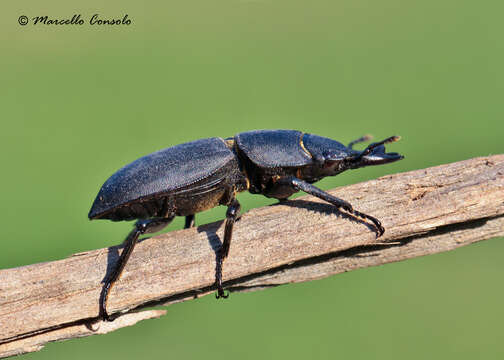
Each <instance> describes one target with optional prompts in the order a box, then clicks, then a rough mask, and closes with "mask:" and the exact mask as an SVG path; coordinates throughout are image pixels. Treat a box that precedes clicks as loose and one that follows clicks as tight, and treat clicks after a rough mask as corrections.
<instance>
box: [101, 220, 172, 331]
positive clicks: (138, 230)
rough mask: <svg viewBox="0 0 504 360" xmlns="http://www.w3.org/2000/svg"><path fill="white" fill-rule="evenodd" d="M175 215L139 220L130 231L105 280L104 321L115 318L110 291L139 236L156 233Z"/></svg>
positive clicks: (102, 311)
mask: <svg viewBox="0 0 504 360" xmlns="http://www.w3.org/2000/svg"><path fill="white" fill-rule="evenodd" d="M174 217H175V215H170V216H169V217H167V218H154V219H148V220H138V221H137V222H136V223H135V228H134V229H133V230H132V231H131V232H130V233H129V235H128V237H127V238H126V240H124V242H123V245H124V248H123V251H122V253H121V256H120V257H119V260H118V261H117V263H116V265H115V266H116V267H115V268H114V270H113V272H112V274H111V275H110V276H109V277H108V279H107V280H106V281H105V285H104V286H103V290H102V296H101V298H100V314H101V317H102V318H103V320H104V321H112V320H113V319H112V318H111V317H110V316H109V314H108V313H107V299H108V295H109V292H110V289H111V288H112V286H113V285H114V283H115V282H116V281H117V280H119V278H120V276H121V273H122V271H123V270H124V267H125V266H126V263H127V262H128V259H129V257H130V255H131V253H132V252H133V248H134V247H135V245H136V243H137V240H138V237H139V236H140V235H142V234H149V233H155V232H158V231H160V230H161V229H163V228H164V227H166V226H167V225H168V224H169V223H170V222H171V221H172V220H173V218H174Z"/></svg>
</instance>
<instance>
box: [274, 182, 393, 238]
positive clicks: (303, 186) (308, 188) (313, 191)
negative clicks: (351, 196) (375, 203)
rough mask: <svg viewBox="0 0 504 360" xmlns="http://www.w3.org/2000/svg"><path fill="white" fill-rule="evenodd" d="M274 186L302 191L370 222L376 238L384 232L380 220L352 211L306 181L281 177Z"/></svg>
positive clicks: (347, 205)
mask: <svg viewBox="0 0 504 360" xmlns="http://www.w3.org/2000/svg"><path fill="white" fill-rule="evenodd" d="M276 184H279V185H288V186H292V187H293V188H294V189H296V190H302V191H304V192H305V193H308V194H310V195H313V196H316V197H318V198H319V199H322V200H324V201H327V202H328V203H330V204H332V205H334V206H336V207H338V208H342V209H343V210H345V211H348V212H349V213H350V214H353V215H355V216H358V217H360V218H363V219H368V220H370V221H371V222H372V223H373V224H374V226H375V227H376V230H377V234H376V237H377V238H378V237H380V236H382V235H383V233H384V232H385V228H384V227H383V226H382V224H381V222H380V220H378V219H376V218H374V217H372V216H371V215H367V214H364V213H361V212H360V211H357V210H354V209H353V207H352V205H351V204H350V203H349V202H346V201H345V200H342V199H339V198H337V197H335V196H332V195H330V194H328V193H326V192H325V191H323V190H320V189H319V188H317V187H316V186H313V185H312V184H309V183H307V182H306V181H303V180H301V179H298V178H297V177H294V176H287V177H283V178H280V179H278V180H277V181H276Z"/></svg>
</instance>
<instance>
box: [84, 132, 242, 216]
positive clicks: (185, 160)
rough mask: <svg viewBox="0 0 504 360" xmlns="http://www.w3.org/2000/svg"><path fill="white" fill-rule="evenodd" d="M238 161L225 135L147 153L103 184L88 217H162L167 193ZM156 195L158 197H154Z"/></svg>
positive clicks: (207, 176) (206, 177)
mask: <svg viewBox="0 0 504 360" xmlns="http://www.w3.org/2000/svg"><path fill="white" fill-rule="evenodd" d="M235 160H236V159H235V155H234V153H233V152H232V151H231V150H230V149H229V148H228V147H227V146H226V143H225V142H224V140H223V139H221V138H209V139H202V140H197V141H193V142H189V143H185V144H181V145H177V146H173V147H170V148H167V149H164V150H160V151H157V152H155V153H152V154H150V155H146V156H144V157H142V158H140V159H138V160H135V161H134V162H132V163H131V164H128V165H126V166H124V167H123V168H122V169H120V170H119V171H117V172H116V173H115V174H114V175H112V176H111V177H110V178H109V179H108V180H107V181H106V182H105V184H103V186H102V188H101V189H100V192H99V193H98V195H97V196H96V199H95V201H94V203H93V206H92V207H91V210H90V212H89V215H88V216H89V218H90V219H97V218H110V219H111V220H131V219H137V218H146V217H153V216H162V215H161V213H162V212H163V210H164V209H163V206H164V205H163V204H161V205H160V201H161V200H162V198H164V197H165V196H164V194H169V193H174V192H177V191H178V190H180V189H183V188H184V187H187V186H189V185H192V184H195V183H197V182H198V181H201V180H203V179H208V178H210V177H211V175H213V174H215V173H217V172H218V171H219V170H220V169H221V168H223V167H225V166H226V164H228V163H230V162H232V161H235ZM153 197H157V198H156V199H152V200H151V198H153ZM164 202H165V203H166V201H164ZM168 202H169V201H168ZM168 205H169V204H168ZM109 216H110V217H109Z"/></svg>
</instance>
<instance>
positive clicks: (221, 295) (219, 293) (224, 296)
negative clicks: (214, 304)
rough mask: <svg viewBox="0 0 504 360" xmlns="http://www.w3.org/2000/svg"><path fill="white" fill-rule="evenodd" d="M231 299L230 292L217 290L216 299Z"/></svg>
mask: <svg viewBox="0 0 504 360" xmlns="http://www.w3.org/2000/svg"><path fill="white" fill-rule="evenodd" d="M228 297H229V291H228V292H226V291H224V289H217V293H216V294H215V298H216V299H221V298H222V299H227V298H228Z"/></svg>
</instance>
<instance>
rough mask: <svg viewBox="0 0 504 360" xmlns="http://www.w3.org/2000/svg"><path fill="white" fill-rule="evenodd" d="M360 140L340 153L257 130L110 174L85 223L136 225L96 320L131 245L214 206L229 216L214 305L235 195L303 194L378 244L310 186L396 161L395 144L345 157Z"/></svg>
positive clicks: (305, 137) (290, 133) (304, 138)
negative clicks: (329, 206)
mask: <svg viewBox="0 0 504 360" xmlns="http://www.w3.org/2000/svg"><path fill="white" fill-rule="evenodd" d="M367 140H369V137H362V138H360V139H357V140H355V141H352V142H351V143H350V144H349V145H348V146H344V145H343V144H341V143H339V142H338V141H335V140H332V139H329V138H325V137H321V136H317V135H312V134H305V133H302V132H300V131H295V130H256V131H248V132H243V133H240V134H238V135H236V136H235V137H233V138H227V139H222V138H209V139H202V140H196V141H193V142H189V143H185V144H181V145H177V146H173V147H170V148H167V149H164V150H160V151H157V152H155V153H152V154H150V155H147V156H144V157H142V158H140V159H138V160H136V161H134V162H132V163H131V164H129V165H126V166H125V167H123V168H122V169H120V170H119V171H117V172H116V173H115V174H114V175H112V176H111V177H110V178H109V179H108V180H107V181H106V182H105V184H104V185H103V186H102V188H101V189H100V192H99V193H98V195H97V197H96V199H95V201H94V203H93V206H92V207H91V210H90V211H89V215H88V216H89V219H91V220H93V219H109V220H112V221H121V220H135V219H138V221H137V222H136V224H135V228H134V229H133V230H132V231H131V233H130V234H129V235H128V237H127V238H126V240H125V241H124V250H123V252H122V253H121V257H120V259H119V261H118V262H117V265H116V268H115V269H113V272H112V274H111V276H110V277H109V278H108V279H107V281H106V282H105V285H104V287H103V293H102V297H101V300H100V312H101V315H102V317H103V319H105V320H110V318H109V316H108V314H107V311H106V304H107V297H108V293H109V290H110V288H111V286H112V285H113V284H114V282H115V281H117V279H118V278H119V276H120V275H121V272H122V270H123V269H124V266H125V265H126V262H127V261H128V258H129V256H130V255H131V252H132V251H133V248H134V247H135V244H136V242H137V240H138V237H139V236H140V235H141V234H145V233H154V232H157V231H159V230H161V229H162V228H164V227H165V226H167V225H168V224H169V223H170V222H171V221H172V220H173V218H174V217H175V216H185V217H186V221H185V227H186V228H188V227H192V226H194V214H196V213H198V212H200V211H204V210H207V209H210V208H213V207H215V206H217V205H225V206H227V207H228V209H227V212H226V225H225V230H224V241H223V243H222V246H221V248H220V250H219V252H218V256H217V259H218V260H217V261H218V266H217V267H216V268H217V274H216V285H217V295H216V297H217V298H219V297H227V295H226V294H225V293H224V290H223V288H222V262H223V260H224V259H225V258H226V257H227V255H228V253H229V246H230V243H231V236H232V231H233V224H234V223H235V221H236V220H237V218H238V215H239V211H240V204H239V202H238V200H236V194H237V193H238V192H241V191H245V190H248V191H250V192H251V193H253V194H262V195H265V196H267V197H272V198H276V199H280V200H284V199H287V198H288V197H289V196H291V195H292V194H294V193H296V192H298V191H299V190H302V191H304V192H306V193H309V194H311V195H314V196H316V197H318V198H320V199H323V200H325V201H327V202H329V203H330V204H332V205H334V206H336V207H337V208H342V209H344V210H345V211H347V212H349V213H351V214H353V215H355V216H358V217H360V218H363V219H368V220H370V221H371V222H372V223H373V224H374V225H375V226H376V229H377V237H379V236H381V235H382V234H383V233H384V231H385V229H384V228H383V226H382V225H381V223H380V221H378V219H375V218H374V217H372V216H370V215H366V214H363V213H361V212H359V211H356V210H354V209H353V208H352V205H350V204H349V203H348V202H346V201H344V200H341V199H338V198H336V197H334V196H332V195H329V194H328V193H326V192H324V191H322V190H320V189H318V188H317V187H315V186H313V185H311V184H312V183H314V182H316V181H319V180H320V179H322V178H323V177H326V176H334V175H337V174H339V173H341V172H343V171H345V170H347V169H356V168H359V167H363V166H368V165H380V164H386V163H390V162H393V161H397V160H400V159H402V158H403V156H401V155H399V154H397V153H385V146H384V144H386V143H390V142H394V141H397V140H399V137H398V136H392V137H389V138H387V139H385V140H383V141H380V142H378V143H373V144H370V145H369V146H368V147H367V148H366V149H364V150H363V151H357V150H353V149H352V146H353V145H355V144H356V143H360V142H363V141H367Z"/></svg>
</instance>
